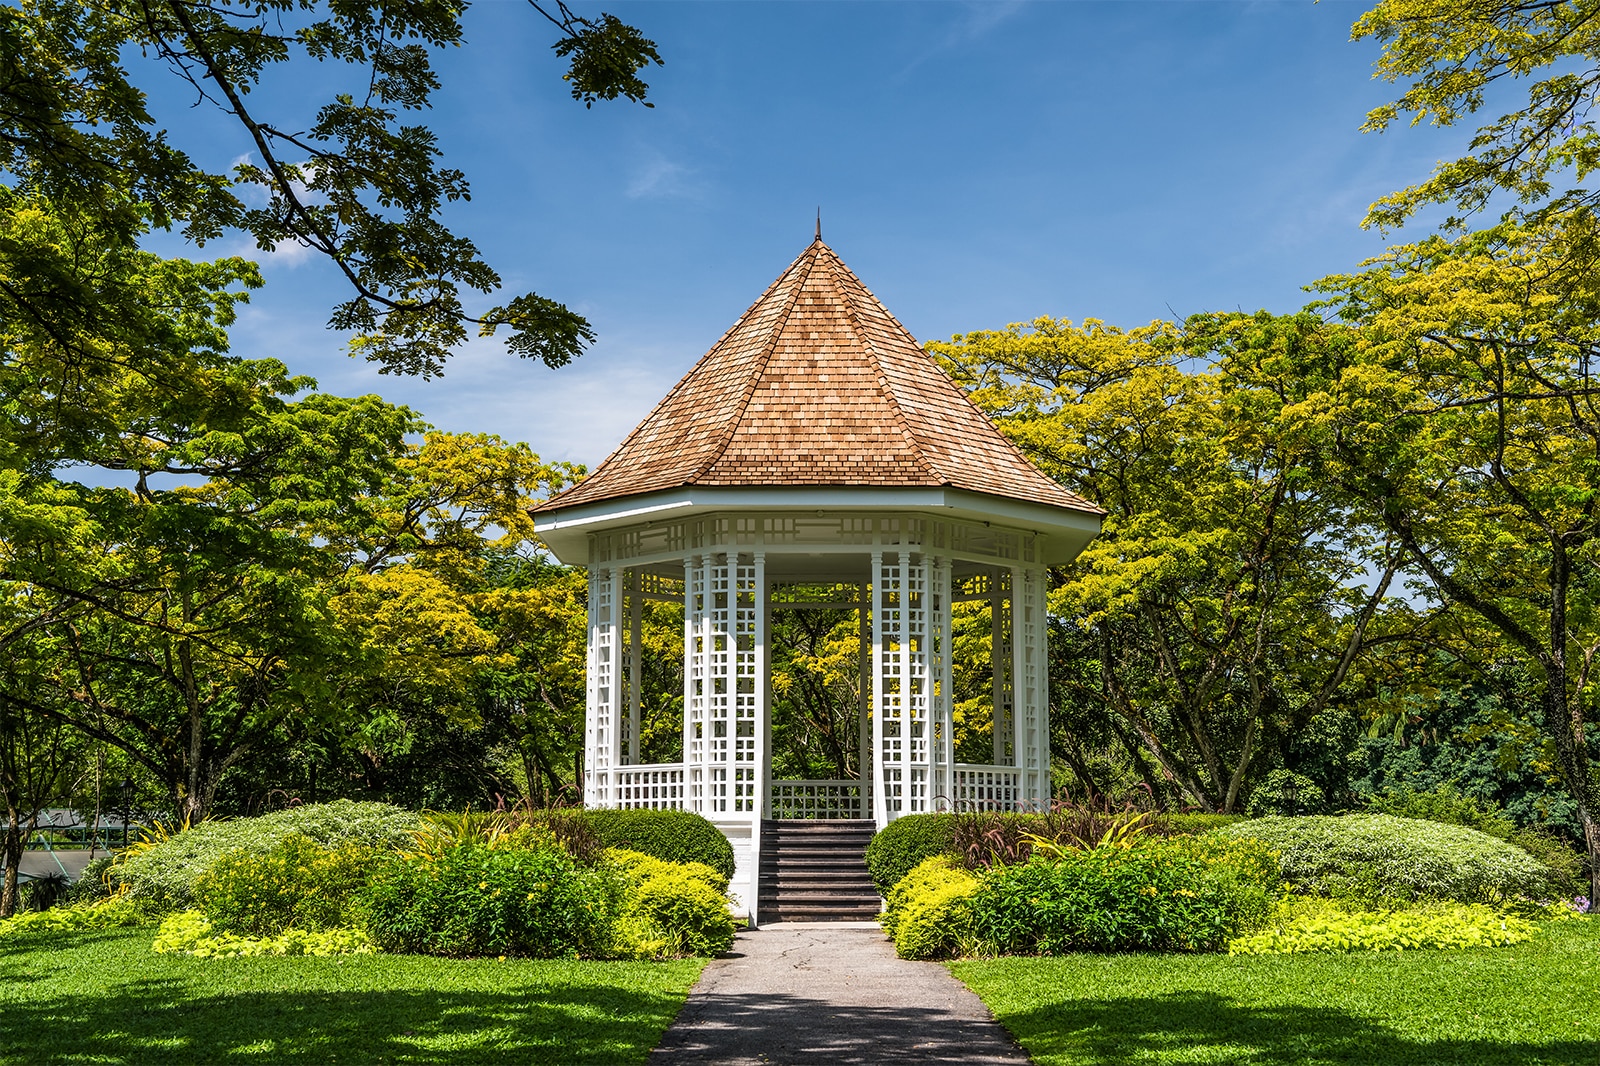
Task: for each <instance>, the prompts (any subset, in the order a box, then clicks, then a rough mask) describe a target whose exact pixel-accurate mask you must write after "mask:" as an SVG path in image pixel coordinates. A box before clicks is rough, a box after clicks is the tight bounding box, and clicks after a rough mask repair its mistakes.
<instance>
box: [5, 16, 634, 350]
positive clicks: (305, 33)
mask: <svg viewBox="0 0 1600 1066" xmlns="http://www.w3.org/2000/svg"><path fill="white" fill-rule="evenodd" d="M532 7H533V8H534V10H535V12H537V13H538V14H539V15H542V16H543V17H544V18H545V19H546V20H548V21H549V22H550V23H551V24H552V25H553V26H554V27H555V28H556V31H557V33H558V35H559V36H558V39H557V41H556V42H555V44H554V45H553V47H554V49H555V50H556V52H557V53H558V54H559V55H561V56H563V57H565V58H567V59H568V60H569V68H568V71H567V73H566V74H565V75H564V78H565V80H566V82H567V84H568V87H569V88H570V90H571V93H572V96H573V99H575V100H579V101H581V102H583V103H584V105H585V106H590V105H592V104H593V103H594V102H595V101H596V100H613V99H616V98H617V97H619V96H623V97H626V98H628V99H630V100H633V101H636V102H643V101H644V97H645V94H646V92H647V91H648V86H647V85H646V84H645V83H644V82H643V81H642V80H641V79H640V77H639V72H640V71H641V70H642V69H644V68H645V67H646V66H648V65H650V64H652V63H660V61H661V59H660V56H659V55H658V54H657V52H656V48H655V44H654V43H653V42H651V41H650V40H649V39H647V38H645V37H644V36H643V35H642V34H640V33H639V31H638V30H637V29H635V28H634V27H632V26H629V25H627V24H626V23H623V22H621V21H620V20H618V19H616V18H615V17H613V16H611V15H601V16H600V17H599V18H598V19H586V18H581V17H579V16H577V15H575V14H573V13H572V12H571V11H570V10H569V9H568V8H567V6H566V5H565V4H564V3H559V2H558V3H557V5H556V6H555V7H554V8H553V9H547V8H545V7H541V6H540V5H539V4H537V3H535V4H532ZM466 8H467V5H466V4H464V3H444V2H441V0H419V2H412V3H406V4H401V5H394V4H378V3H332V2H328V3H324V2H321V0H316V2H309V3H308V2H303V0H220V2H205V3H201V2H194V0H143V2H138V3H134V2H131V0H109V2H106V3H98V4H83V3H79V2H77V0H24V2H23V3H21V4H19V5H17V6H14V7H13V6H6V7H4V8H0V104H3V106H0V170H4V171H5V172H6V173H7V174H8V175H11V176H12V177H13V178H14V182H15V187H16V188H17V189H18V190H21V191H24V192H27V193H29V194H31V195H37V196H41V197H43V198H45V199H46V200H48V201H49V202H50V203H51V204H52V205H53V206H54V208H55V209H56V210H58V211H59V212H61V213H62V214H63V215H73V216H76V217H79V218H82V219H83V220H85V222H86V224H89V225H94V226H96V227H98V228H100V229H102V230H103V231H104V233H105V234H106V236H107V239H109V238H110V237H111V236H113V235H115V236H117V237H120V238H121V239H122V240H124V241H126V242H131V241H132V240H134V239H135V238H136V237H137V235H138V233H139V231H140V230H141V228H142V227H143V226H144V225H146V224H150V225H154V226H156V227H158V228H163V229H165V228H171V227H174V226H177V227H181V228H182V231H183V233H184V235H185V236H186V237H187V238H189V239H190V240H192V241H195V242H197V243H203V242H205V241H209V240H212V239H215V238H217V237H219V236H221V235H222V234H223V233H225V232H228V231H230V230H233V231H243V232H246V233H249V234H250V235H251V236H252V237H253V238H254V239H255V241H256V244H257V246H258V247H260V248H261V249H263V250H271V249H273V248H275V247H277V246H279V245H283V244H298V245H300V246H302V247H305V248H309V249H311V250H312V251H314V252H316V253H318V254H320V255H321V256H323V257H325V258H326V260H327V261H328V262H329V263H331V264H333V265H334V267H335V268H336V269H337V270H338V271H339V272H340V274H341V275H342V276H343V278H344V280H345V282H346V283H347V285H348V286H349V290H350V296H349V298H348V299H346V300H344V301H343V302H341V303H340V304H338V305H337V306H336V307H335V308H334V311H333V316H332V318H331V319H330V320H329V326H330V327H332V328H334V329H339V330H348V331H352V332H353V333H354V337H353V339H352V341H351V347H352V351H353V352H356V353H359V354H361V355H363V356H365V357H366V358H368V359H370V360H373V361H376V362H378V363H380V364H381V365H382V368H383V369H384V370H385V371H389V372H397V373H407V374H421V375H423V376H424V377H428V376H432V375H435V374H438V373H440V372H441V371H442V369H443V366H444V362H445V360H446V358H447V356H448V354H449V352H450V350H451V349H452V348H454V347H456V346H458V345H460V344H461V343H463V342H464V341H465V340H466V339H467V336H468V331H467V327H468V326H469V325H476V326H477V327H478V332H479V333H480V334H483V335H487V334H492V333H494V332H495V331H496V330H497V329H499V328H500V327H501V326H508V327H510V340H509V347H510V348H511V350H513V351H515V352H517V353H518V354H520V355H523V356H534V357H537V358H539V359H541V360H542V361H544V362H545V363H546V364H548V365H550V366H560V365H562V364H565V363H567V362H570V361H571V360H572V358H573V357H574V356H576V355H578V354H579V353H580V352H581V351H582V349H583V347H584V345H585V344H586V343H588V342H589V341H592V340H593V339H594V335H593V332H592V330H591V329H590V327H589V324H588V322H586V321H585V320H584V319H583V318H582V316H580V315H578V314H576V313H574V312H572V311H571V310H569V309H567V308H566V307H564V306H562V305H561V304H560V303H557V302H556V301H554V300H551V299H548V298H546V297H543V296H539V295H537V294H534V293H526V294H523V295H519V296H516V297H515V298H513V299H511V300H509V301H508V302H506V303H504V304H501V305H500V306H496V307H492V308H486V309H484V310H482V311H476V312H473V311H469V310H468V309H467V307H466V305H465V304H464V303H463V297H462V291H463V289H467V290H472V291H476V292H480V293H490V292H493V291H495V290H496V289H498V288H499V287H500V277H499V275H498V274H497V273H496V272H495V271H494V269H493V268H491V267H490V266H489V264H488V263H486V262H484V261H483V259H482V258H481V257H480V256H479V254H478V250H477V248H476V247H475V246H474V245H473V244H472V242H471V241H470V240H468V239H467V238H464V237H461V236H458V235H456V234H454V233H452V232H451V231H450V230H449V229H448V228H446V227H445V226H444V224H443V223H442V222H441V220H440V216H441V213H442V211H443V208H444V206H445V205H446V204H447V203H450V202H453V201H456V200H463V199H466V198H468V196H469V194H470V191H469V187H468V184H467V180H466V176H465V175H464V174H463V173H462V172H461V171H460V170H457V169H455V168H452V167H448V166H446V165H444V164H443V161H442V160H441V157H440V153H439V150H438V147H437V138H436V136H435V135H434V133H433V132H432V131H431V130H429V129H428V128H427V127H426V126H423V125H420V124H416V123H415V122H413V121H408V120H409V119H411V118H412V117H413V116H415V114H416V113H417V112H419V111H422V110H425V109H426V108H427V107H428V106H429V101H430V98H431V97H432V94H433V93H434V92H435V91H436V90H437V89H438V88H439V85H440V83H439V79H438V75H437V74H436V72H435V71H434V70H433V68H432V65H431V59H430V56H431V53H432V52H433V51H434V50H436V49H439V48H444V47H452V46H458V45H460V44H461V43H462V41H463V38H464V34H463V27H462V19H463V16H464V15H465V12H466ZM284 64H288V65H290V66H291V67H292V68H294V69H296V70H299V69H301V68H305V67H312V66H317V67H320V68H322V69H323V70H325V71H327V72H328V73H331V74H332V75H333V76H334V77H336V78H338V77H340V76H343V78H344V79H345V80H344V81H343V83H342V85H341V86H340V88H339V90H338V91H336V92H335V93H334V94H333V95H332V97H331V98H330V99H329V100H328V101H327V102H326V103H325V104H324V105H323V106H322V107H321V108H320V109H319V110H318V111H317V113H316V114H315V116H302V115H286V114H278V113H273V112H272V111H271V110H270V108H269V106H268V105H265V104H262V103H260V102H259V101H257V99H256V98H255V97H252V96H251V93H252V91H253V90H254V89H256V88H257V87H259V85H260V84H261V82H262V80H263V79H264V78H266V77H268V76H269V75H270V74H271V73H272V72H273V71H274V70H275V69H276V68H279V67H281V66H283V65H284ZM163 74H164V75H165V76H170V77H176V78H177V79H179V81H180V82H182V83H183V84H184V85H186V86H187V87H188V88H189V89H191V90H192V91H193V92H194V94H195V98H196V100H197V101H198V102H203V103H204V104H206V105H208V106H214V107H216V108H217V109H219V110H220V111H221V112H222V113H223V114H225V115H227V116H229V117H230V118H231V119H232V120H233V121H235V122H237V123H238V126H239V128H240V129H242V130H243V131H244V132H245V133H246V134H247V135H248V137H249V139H250V142H251V144H252V145H253V146H254V151H253V153H252V155H251V157H250V159H249V161H247V162H244V163H241V164H240V165H239V166H237V167H236V168H235V169H234V172H233V174H232V175H231V176H230V175H222V174H216V173H212V172H210V171H207V170H206V169H204V168H203V167H201V166H199V165H197V164H196V163H194V162H193V160H192V159H191V158H190V156H189V155H188V153H187V151H186V149H185V146H184V145H181V144H175V143H172V141H171V139H170V137H169V134H168V133H167V131H165V130H163V129H160V128H158V127H157V125H156V123H155V120H154V119H153V117H152V116H151V115H150V114H149V112H148V111H147V110H146V107H145V93H144V91H143V90H142V89H141V86H142V85H146V84H148V83H149V81H150V79H153V78H157V77H161V76H163ZM645 106H647V107H648V106H651V105H649V104H646V105H645ZM239 188H243V189H248V190H251V192H250V193H248V194H245V195H241V194H240V193H237V192H235V189H239ZM247 201H248V202H247ZM135 205H137V206H135ZM37 310H38V311H39V313H40V314H41V315H43V316H44V317H46V318H50V317H54V316H55V314H56V313H57V312H56V310H55V309H54V307H53V306H52V305H51V304H49V303H48V302H47V303H45V304H42V305H40V306H39V307H38V308H37Z"/></svg>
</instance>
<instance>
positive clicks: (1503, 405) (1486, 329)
mask: <svg viewBox="0 0 1600 1066" xmlns="http://www.w3.org/2000/svg"><path fill="white" fill-rule="evenodd" d="M1597 248H1600V244H1597V243H1596V242H1595V241H1594V239H1593V237H1592V235H1591V231H1590V227H1589V225H1588V223H1585V222H1582V221H1581V220H1580V219H1578V218H1577V217H1575V216H1572V215H1568V216H1564V217H1562V218H1560V219H1556V220H1548V219H1547V220H1546V221H1545V222H1543V223H1539V224H1526V225H1525V224H1521V223H1517V222H1507V223H1503V224H1502V225H1500V226H1499V227H1496V228H1495V229H1493V230H1489V231H1485V232H1482V233H1474V234H1467V235H1463V236H1460V237H1457V238H1453V239H1446V238H1444V237H1433V238H1429V239H1428V240H1425V241H1422V242H1419V243H1418V244H1415V245H1411V246H1407V247H1404V248H1398V249H1395V250H1393V251H1391V252H1390V253H1389V254H1388V255H1386V256H1384V257H1383V258H1382V259H1380V260H1378V261H1377V262H1376V263H1375V264H1374V265H1372V266H1371V267H1369V268H1368V269H1367V270H1365V271H1363V272H1361V273H1358V274H1353V275H1348V276H1344V277H1337V278H1330V279H1326V280H1325V281H1324V282H1322V283H1321V287H1322V288H1323V289H1324V290H1325V291H1327V292H1329V293H1330V294H1331V295H1332V296H1333V303H1332V307H1333V309H1335V310H1336V311H1337V313H1338V315H1339V316H1340V317H1341V318H1342V319H1344V323H1339V322H1334V323H1325V322H1323V321H1322V319H1321V318H1320V317H1318V316H1316V315H1312V314H1305V315H1300V316H1295V317H1294V318H1293V319H1291V320H1277V321H1276V322H1275V323H1274V325H1273V326H1272V328H1270V329H1263V328H1262V327H1261V325H1260V320H1257V319H1252V320H1250V321H1245V320H1242V319H1239V318H1234V319H1233V320H1232V321H1231V324H1230V325H1228V326H1225V327H1224V328H1223V329H1221V330H1219V331H1218V333H1217V334H1215V336H1216V337H1217V338H1218V339H1219V341H1220V340H1221V338H1224V337H1227V338H1231V339H1229V340H1228V341H1226V342H1222V343H1219V345H1218V348H1219V350H1223V349H1225V350H1226V354H1225V355H1224V358H1225V359H1226V360H1227V361H1228V363H1229V365H1230V366H1234V367H1236V368H1237V370H1236V372H1238V373H1241V374H1244V373H1250V374H1254V375H1257V376H1258V377H1259V379H1261V380H1264V381H1265V380H1270V381H1273V382H1276V383H1277V386H1278V387H1280V388H1282V389H1283V390H1284V391H1285V394H1286V395H1288V396H1290V397H1292V402H1291V403H1290V404H1288V405H1287V407H1286V415H1287V418H1288V422H1289V425H1288V427H1287V434H1286V439H1287V440H1289V441H1291V442H1292V447H1293V449H1294V454H1295V455H1297V456H1298V461H1301V462H1304V463H1305V464H1307V468H1308V469H1309V470H1311V471H1312V473H1313V476H1315V477H1316V478H1318V479H1319V480H1323V481H1325V482H1326V483H1327V484H1329V485H1331V486H1335V487H1336V488H1337V490H1338V492H1339V494H1340V495H1341V496H1342V497H1343V498H1344V499H1345V501H1346V506H1347V507H1349V508H1350V510H1351V515H1352V518H1353V519H1354V520H1356V521H1360V522H1363V523H1367V524H1370V526H1371V527H1372V528H1374V529H1376V530H1380V531H1382V532H1383V534H1384V535H1385V536H1387V537H1388V538H1389V540H1390V542H1391V543H1392V544H1393V545H1394V547H1395V549H1396V550H1397V551H1399V552H1401V553H1402V554H1403V557H1404V559H1405V562H1406V565H1407V566H1408V567H1410V568H1413V569H1414V570H1415V571H1416V572H1418V573H1419V574H1421V575H1423V576H1424V577H1425V578H1426V580H1427V583H1428V584H1429V585H1430V586H1431V588H1432V589H1433V590H1434V592H1435V594H1436V596H1437V597H1438V599H1439V600H1440V601H1441V603H1443V604H1444V605H1446V606H1448V607H1450V608H1452V609H1453V610H1455V611H1457V612H1461V613H1463V614H1464V615H1465V616H1466V617H1467V618H1469V619H1471V620H1472V621H1471V624H1465V623H1462V622H1458V623H1456V624H1457V625H1458V627H1459V637H1458V638H1457V639H1455V640H1453V641H1451V645H1452V646H1453V649H1454V653H1455V654H1456V656H1457V657H1459V658H1460V659H1462V660H1463V661H1464V662H1467V663H1470V664H1474V665H1475V666H1476V667H1477V669H1478V672H1479V673H1480V675H1485V676H1486V675H1489V674H1491V673H1493V672H1497V671H1498V672H1504V669H1505V667H1506V666H1507V665H1508V664H1509V665H1517V664H1519V663H1520V664H1521V665H1522V666H1523V667H1525V668H1526V670H1527V672H1528V673H1529V674H1530V675H1531V676H1532V678H1533V679H1534V683H1535V685H1536V688H1537V692H1536V694H1535V695H1534V697H1533V698H1534V700H1535V701H1536V702H1537V704H1538V706H1539V707H1540V720H1541V722H1542V726H1543V729H1544V732H1545V736H1546V737H1547V738H1548V740H1549V741H1550V743H1551V745H1552V746H1553V755H1554V759H1555V762H1556V765H1557V766H1558V767H1559V770H1560V774H1561V779H1562V782H1563V783H1564V785H1565V786H1566V788H1567V790H1568V791H1569V792H1570V794H1571V795H1572V798H1573V800H1574V802H1575V803H1576V805H1577V815H1578V820H1579V822H1580V824H1581V825H1582V827H1583V832H1584V836H1585V840H1586V843H1587V847H1588V850H1589V855H1590V862H1591V866H1592V868H1593V870H1594V871H1595V878H1596V880H1595V888H1597V889H1600V861H1597V860H1600V822H1597V818H1600V774H1597V769H1596V762H1595V749H1594V746H1593V741H1592V739H1591V737H1590V735H1589V734H1590V730H1591V728H1592V723H1593V721H1594V719H1595V716H1596V711H1597V705H1596V685H1597V682H1600V676H1597V667H1600V613H1597V608H1600V540H1597V538H1596V518H1597V516H1596V502H1597V493H1600V409H1597V400H1600V388H1597V387H1596V385H1595V372H1596V369H1597V367H1596V360H1597V358H1600V290H1597V289H1596V288H1595V286H1594V284H1593V282H1592V280H1591V281H1590V282H1589V283H1587V284H1581V283H1580V282H1581V279H1584V278H1589V279H1593V278H1594V277H1595V276H1596V273H1595V272H1596V269H1597V267H1600V257H1597V255H1596V250H1597ZM1268 334H1270V335H1271V336H1273V337H1274V342H1273V343H1272V344H1271V345H1270V346H1266V345H1262V344H1260V343H1258V338H1260V337H1262V336H1265V335H1268Z"/></svg>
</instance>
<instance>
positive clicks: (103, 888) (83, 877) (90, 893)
mask: <svg viewBox="0 0 1600 1066" xmlns="http://www.w3.org/2000/svg"><path fill="white" fill-rule="evenodd" d="M116 861H117V860H116V856H114V855H102V856H101V857H100V858H98V859H91V860H90V861H89V865H87V866H85V867H84V868H83V873H81V874H79V875H78V879H77V880H76V881H74V882H72V887H71V888H70V889H68V890H67V904H68V906H72V905H74V904H79V903H95V902H98V901H99V900H103V899H107V898H109V897H110V896H111V894H112V892H113V890H114V888H113V886H114V884H115V874H114V873H113V872H112V871H114V870H115V869H116Z"/></svg>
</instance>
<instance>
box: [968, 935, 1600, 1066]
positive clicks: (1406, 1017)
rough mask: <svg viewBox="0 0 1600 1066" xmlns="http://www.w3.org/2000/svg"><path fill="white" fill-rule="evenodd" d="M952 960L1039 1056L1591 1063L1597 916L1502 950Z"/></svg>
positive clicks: (1060, 1060)
mask: <svg viewBox="0 0 1600 1066" xmlns="http://www.w3.org/2000/svg"><path fill="white" fill-rule="evenodd" d="M951 969H952V970H953V971H954V973H955V975H956V976H957V977H959V978H960V979H961V980H962V981H965V982H966V983H967V985H969V986H970V987H971V988H972V990H973V991H975V992H976V993H977V994H978V995H979V996H980V997H982V999H983V1001H984V1002H985V1003H987V1004H988V1005H989V1008H990V1010H992V1011H993V1012H994V1015H995V1017H996V1018H998V1019H999V1020H1000V1022H1001V1024H1003V1025H1004V1026H1005V1027H1006V1028H1007V1029H1009V1030H1010V1031H1011V1033H1012V1035H1013V1036H1015V1037H1016V1038H1017V1040H1018V1041H1019V1042H1020V1043H1021V1044H1022V1046H1023V1047H1024V1048H1026V1049H1027V1051H1028V1053H1029V1054H1030V1055H1031V1056H1032V1057H1033V1059H1034V1061H1035V1062H1036V1063H1039V1064H1040V1066H1069V1064H1073V1066H1076V1064H1080V1063H1081V1064H1088V1063H1095V1064H1107V1066H1110V1064H1122V1063H1139V1064H1141V1066H1144V1064H1157V1063H1159V1064H1163V1066H1175V1064H1180V1063H1181V1064H1185V1066H1187V1064H1190V1063H1230V1064H1231V1063H1238V1064H1250V1066H1277V1064H1283V1066H1288V1064H1291V1063H1292V1064H1297V1066H1298V1064H1306V1066H1322V1064H1327V1063H1352V1064H1354V1063H1360V1064H1363V1066H1389V1064H1405V1066H1412V1064H1422V1063H1440V1064H1444V1063H1449V1064H1452V1066H1458V1064H1466V1063H1494V1064H1496V1066H1533V1064H1540V1066H1554V1064H1569V1063H1570V1064H1573V1066H1578V1064H1582V1066H1594V1064H1595V1063H1600V1010H1597V1009H1596V1004H1597V1003H1600V919H1585V920H1581V921H1567V922H1554V923H1551V924H1549V925H1546V926H1543V927H1542V928H1541V929H1540V931H1539V933H1538V934H1537V935H1536V936H1535V937H1534V939H1533V940H1532V941H1530V942H1528V943H1526V944H1519V945H1517V946H1515V947H1509V948H1473V949H1467V950H1462V951H1407V952H1381V953H1380V952H1358V953H1352V954H1349V955H1273V956H1251V957H1237V958H1230V957H1228V956H1225V955H1073V956H1065V957H1061V958H1050V959H1038V958H1003V959H992V960H981V961H980V960H969V961H962V962H956V963H952V964H951Z"/></svg>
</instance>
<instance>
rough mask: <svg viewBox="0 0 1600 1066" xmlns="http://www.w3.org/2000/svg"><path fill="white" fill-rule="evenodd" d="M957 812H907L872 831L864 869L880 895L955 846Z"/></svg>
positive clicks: (946, 853) (885, 893)
mask: <svg viewBox="0 0 1600 1066" xmlns="http://www.w3.org/2000/svg"><path fill="white" fill-rule="evenodd" d="M955 832H956V815H954V814H907V815H902V816H901V817H899V818H896V819H895V820H894V821H892V822H890V823H889V824H888V825H887V826H885V827H884V828H882V829H880V830H878V831H877V832H876V833H874V834H873V835H872V842H871V843H870V844H868V845H867V872H868V873H869V874H871V875H872V882H873V884H875V885H877V886H878V892H879V894H880V895H883V896H887V895H888V894H889V890H890V889H891V888H893V887H894V886H895V885H896V884H898V883H899V882H900V879H901V878H903V877H905V876H906V874H908V873H910V872H911V871H912V870H915V869H916V868H917V867H918V866H920V865H922V863H923V862H924V861H925V860H927V859H931V858H933V857H934V856H936V855H949V854H950V853H951V852H953V851H954V850H955Z"/></svg>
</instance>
